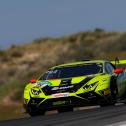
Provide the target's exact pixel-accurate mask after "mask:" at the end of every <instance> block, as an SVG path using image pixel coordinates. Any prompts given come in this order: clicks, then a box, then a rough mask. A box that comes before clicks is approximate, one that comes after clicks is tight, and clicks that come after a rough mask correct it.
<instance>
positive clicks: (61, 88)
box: [52, 85, 73, 91]
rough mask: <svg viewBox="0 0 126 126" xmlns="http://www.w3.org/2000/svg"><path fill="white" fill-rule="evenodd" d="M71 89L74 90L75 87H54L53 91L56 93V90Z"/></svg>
mask: <svg viewBox="0 0 126 126" xmlns="http://www.w3.org/2000/svg"><path fill="white" fill-rule="evenodd" d="M70 88H73V85H70V86H65V87H54V88H52V90H53V91H55V90H63V89H70Z"/></svg>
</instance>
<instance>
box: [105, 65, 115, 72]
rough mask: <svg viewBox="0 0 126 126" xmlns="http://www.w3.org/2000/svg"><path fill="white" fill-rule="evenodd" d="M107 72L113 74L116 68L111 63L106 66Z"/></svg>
mask: <svg viewBox="0 0 126 126" xmlns="http://www.w3.org/2000/svg"><path fill="white" fill-rule="evenodd" d="M105 70H106V72H107V73H108V74H112V73H113V71H114V67H113V66H112V65H111V64H110V63H106V64H105Z"/></svg>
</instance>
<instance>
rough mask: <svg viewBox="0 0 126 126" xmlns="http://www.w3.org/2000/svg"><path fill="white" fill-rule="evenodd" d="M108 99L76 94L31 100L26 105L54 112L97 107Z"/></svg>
mask: <svg viewBox="0 0 126 126" xmlns="http://www.w3.org/2000/svg"><path fill="white" fill-rule="evenodd" d="M105 100H106V98H105V97H103V96H101V95H99V94H97V93H95V92H87V93H81V94H76V95H75V96H68V97H60V98H47V99H44V98H33V97H31V98H30V101H29V102H28V104H24V106H25V108H26V109H27V108H29V107H30V108H33V109H43V110H52V109H57V108H60V107H64V106H72V107H80V106H86V105H97V104H99V101H105Z"/></svg>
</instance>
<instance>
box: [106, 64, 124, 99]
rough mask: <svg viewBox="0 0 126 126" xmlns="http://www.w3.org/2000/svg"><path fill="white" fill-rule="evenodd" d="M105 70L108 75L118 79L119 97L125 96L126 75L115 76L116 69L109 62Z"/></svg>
mask: <svg viewBox="0 0 126 126" xmlns="http://www.w3.org/2000/svg"><path fill="white" fill-rule="evenodd" d="M105 70H106V72H107V73H108V74H110V75H112V76H115V77H116V82H117V88H118V95H119V97H121V96H123V95H124V94H125V92H126V73H125V72H122V73H120V74H118V75H117V74H114V70H115V67H114V65H113V64H111V63H109V62H107V63H106V64H105Z"/></svg>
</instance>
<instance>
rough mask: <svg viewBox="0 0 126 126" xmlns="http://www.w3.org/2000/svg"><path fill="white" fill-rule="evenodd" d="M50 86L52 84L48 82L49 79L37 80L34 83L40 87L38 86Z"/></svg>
mask: <svg viewBox="0 0 126 126" xmlns="http://www.w3.org/2000/svg"><path fill="white" fill-rule="evenodd" d="M47 85H48V86H51V85H52V83H50V82H49V81H39V82H37V83H36V85H35V87H40V88H42V87H45V86H47Z"/></svg>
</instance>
